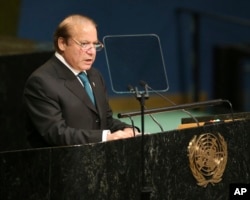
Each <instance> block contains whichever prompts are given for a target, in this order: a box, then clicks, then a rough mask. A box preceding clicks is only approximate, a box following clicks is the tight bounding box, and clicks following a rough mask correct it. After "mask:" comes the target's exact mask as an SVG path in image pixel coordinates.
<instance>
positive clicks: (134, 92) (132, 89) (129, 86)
mask: <svg viewBox="0 0 250 200" xmlns="http://www.w3.org/2000/svg"><path fill="white" fill-rule="evenodd" d="M128 90H129V92H131V93H132V94H136V93H138V89H137V87H136V88H135V89H134V87H133V86H132V85H130V84H129V85H128ZM145 97H146V98H147V97H148V88H146V87H145ZM144 107H145V106H144ZM149 116H150V118H151V119H152V120H153V121H154V122H155V123H156V124H157V125H158V126H159V128H160V129H161V131H162V132H164V129H163V128H162V126H161V124H160V123H159V122H158V121H157V120H156V119H155V118H154V117H153V115H151V114H149ZM129 118H130V120H132V119H131V116H129Z"/></svg>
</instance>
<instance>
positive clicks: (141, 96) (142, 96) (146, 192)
mask: <svg viewBox="0 0 250 200" xmlns="http://www.w3.org/2000/svg"><path fill="white" fill-rule="evenodd" d="M135 96H136V99H137V100H138V101H139V102H140V108H141V112H140V114H141V179H142V180H141V184H142V188H141V200H149V199H150V194H151V188H150V187H147V186H146V181H145V157H144V128H145V126H144V115H145V100H146V99H148V98H149V94H148V90H147V88H145V92H139V91H138V89H137V87H136V88H135Z"/></svg>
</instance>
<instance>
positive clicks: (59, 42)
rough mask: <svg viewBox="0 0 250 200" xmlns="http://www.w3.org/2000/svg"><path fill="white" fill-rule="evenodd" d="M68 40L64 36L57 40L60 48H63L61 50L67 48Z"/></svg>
mask: <svg viewBox="0 0 250 200" xmlns="http://www.w3.org/2000/svg"><path fill="white" fill-rule="evenodd" d="M66 42H67V41H66V40H65V39H64V38H62V37H59V38H58V40H57V43H58V48H59V49H60V50H61V51H64V50H65V48H66V45H67V44H66Z"/></svg>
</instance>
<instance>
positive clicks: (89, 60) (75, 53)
mask: <svg viewBox="0 0 250 200" xmlns="http://www.w3.org/2000/svg"><path fill="white" fill-rule="evenodd" d="M70 32H71V37H70V38H68V40H67V41H65V39H63V38H59V39H58V44H59V48H60V49H61V51H62V56H63V57H64V59H65V60H66V62H67V63H68V64H69V65H70V66H71V67H72V68H74V69H76V70H79V71H83V70H88V69H90V68H91V66H92V64H93V63H94V61H95V57H96V49H95V46H94V44H96V43H97V42H98V38H97V30H96V27H95V26H94V25H93V24H91V23H87V24H84V25H82V24H78V25H75V26H73V27H72V29H71V31H70Z"/></svg>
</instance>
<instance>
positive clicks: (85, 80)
mask: <svg viewBox="0 0 250 200" xmlns="http://www.w3.org/2000/svg"><path fill="white" fill-rule="evenodd" d="M78 76H79V77H80V79H81V80H82V82H84V83H88V82H89V80H88V77H87V74H86V73H84V72H81V73H79V74H78Z"/></svg>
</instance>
